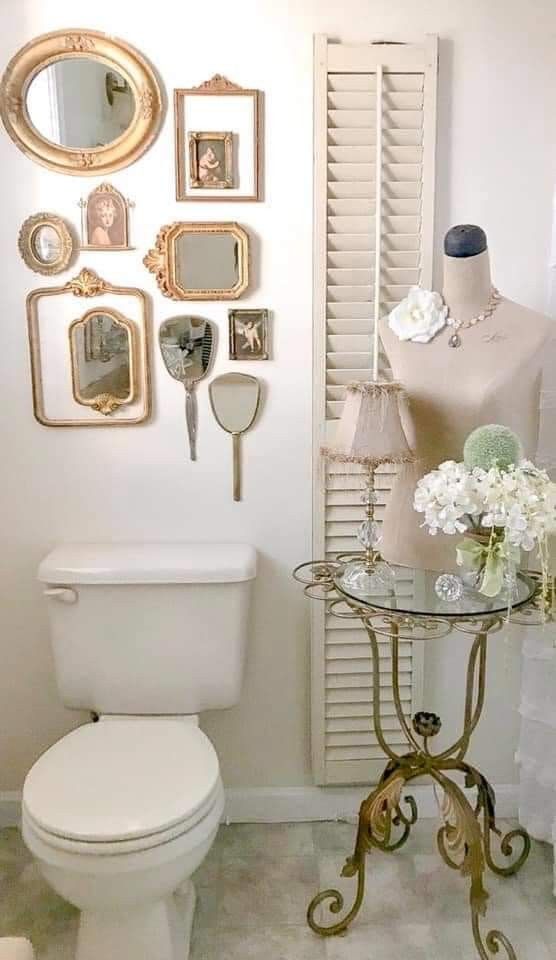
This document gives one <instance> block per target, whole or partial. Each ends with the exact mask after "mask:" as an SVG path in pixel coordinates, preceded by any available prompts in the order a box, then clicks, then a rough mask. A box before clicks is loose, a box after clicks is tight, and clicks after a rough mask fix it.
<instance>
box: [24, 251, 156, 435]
mask: <svg viewBox="0 0 556 960" xmlns="http://www.w3.org/2000/svg"><path fill="white" fill-rule="evenodd" d="M61 294H70V295H72V296H74V297H79V298H90V297H99V296H104V294H110V295H113V296H122V297H128V298H129V297H133V298H135V299H136V300H137V301H138V304H139V318H140V322H139V323H134V324H132V323H131V322H130V321H129V320H128V319H127V318H124V317H122V315H121V314H120V313H119V311H116V310H114V309H113V308H108V309H107V308H104V307H102V308H101V307H98V306H97V307H95V308H94V309H92V310H89V311H87V313H86V314H85V315H84V316H83V317H80V318H79V320H78V321H77V323H82V322H83V321H84V320H86V318H87V317H90V316H91V315H92V314H96V313H103V314H106V315H108V316H113V317H116V318H117V320H118V322H120V323H121V322H123V323H124V324H125V325H127V326H128V327H131V328H132V329H133V334H134V336H133V338H132V343H133V350H132V351H131V355H130V359H132V368H133V373H132V370H131V367H130V384H131V391H130V392H131V393H132V396H131V397H130V398H129V399H126V400H125V401H124V402H125V403H131V402H132V401H133V400H136V399H139V398H140V399H141V409H140V411H139V413H138V414H137V415H136V416H133V417H129V418H127V419H124V418H123V417H117V418H116V417H109V416H106V415H104V416H103V415H102V414H106V413H111V412H112V410H114V409H115V408H114V407H112V409H111V410H106V409H105V410H100V408H99V411H98V412H99V413H100V414H101V415H100V416H99V418H98V419H96V418H95V419H94V420H92V419H89V420H73V419H72V420H70V419H63V420H55V419H52V418H50V417H49V416H48V415H47V413H46V410H45V403H44V392H43V382H42V370H41V352H40V332H39V308H40V303H41V300H43V299H44V298H45V297H56V296H60V295H61ZM75 322H76V321H74V324H75ZM74 324H72V327H74ZM27 325H28V331H29V348H30V354H31V381H32V387H33V412H34V414H35V418H36V419H37V420H38V422H39V423H41V424H42V425H43V426H45V427H105V426H111V427H127V426H130V425H133V424H137V423H142V422H144V421H145V420H147V419H148V417H149V415H150V412H151V384H150V371H149V354H150V337H149V318H148V309H147V297H146V294H145V293H144V292H143V290H139V289H137V288H136V287H118V286H114V285H113V284H111V283H108V281H107V280H103V279H102V278H101V277H99V276H97V274H96V273H95V272H94V271H93V270H88V269H87V268H83V270H81V272H80V273H79V274H78V276H77V277H74V278H73V279H72V280H69V281H68V282H67V283H65V284H64V285H63V286H61V287H43V288H42V289H39V290H33V291H32V292H31V293H30V294H29V296H28V297H27ZM74 329H75V327H74ZM70 338H71V327H70ZM72 382H73V384H74V398H75V399H77V401H78V402H79V403H81V402H82V401H81V400H79V399H78V398H77V397H76V395H75V381H74V371H73V363H72ZM114 399H116V398H114ZM120 404H121V401H119V400H118V401H117V406H120ZM92 406H93V405H92Z"/></svg>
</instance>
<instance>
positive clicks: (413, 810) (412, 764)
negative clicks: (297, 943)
mask: <svg viewBox="0 0 556 960" xmlns="http://www.w3.org/2000/svg"><path fill="white" fill-rule="evenodd" d="M365 627H366V629H367V633H368V636H369V640H370V643H371V653H372V661H373V718H374V725H375V733H376V736H377V739H378V741H379V743H380V746H381V747H382V749H383V751H384V753H385V754H386V755H387V756H388V757H389V758H390V759H389V763H388V764H387V766H386V769H385V771H384V773H383V775H382V778H381V781H380V783H379V785H378V786H377V788H376V789H375V790H373V792H372V793H371V794H370V796H369V797H368V798H367V799H366V800H364V801H363V803H362V804H361V807H360V810H359V825H358V828H357V838H356V841H355V849H354V852H353V854H352V856H351V857H348V858H347V860H346V862H345V864H344V867H343V870H342V876H343V877H354V876H357V888H356V891H355V899H354V901H353V904H352V906H351V908H350V910H349V911H348V913H346V915H345V916H344V917H342V919H341V920H338V921H337V923H332V924H328V925H326V924H323V923H320V922H319V921H318V920H317V917H316V913H317V910H318V908H319V907H320V906H321V905H322V904H324V903H326V902H327V901H328V909H329V911H330V913H332V914H339V913H341V911H342V910H343V909H344V897H343V895H342V894H341V893H340V891H339V890H334V889H330V890H323V891H322V892H321V893H318V894H317V896H316V897H314V899H313V900H312V901H311V903H310V904H309V908H308V910H307V922H308V924H309V926H310V927H311V930H313V931H314V932H315V933H318V934H320V935H321V936H324V937H332V936H337V935H338V934H341V933H344V932H345V931H346V930H347V928H348V927H349V925H350V923H351V922H352V920H354V919H355V917H356V916H357V914H358V913H359V910H360V909H361V904H362V903H363V897H364V894H365V869H366V858H367V854H368V853H369V852H370V851H371V850H372V848H373V847H375V848H376V849H378V850H382V851H383V852H385V853H392V852H394V851H395V850H399V849H400V847H401V846H403V844H404V843H405V842H406V840H407V839H408V837H409V834H410V831H411V827H412V826H413V824H414V823H416V822H417V804H416V803H415V800H414V798H413V797H406V798H405V800H404V802H405V803H406V804H407V805H408V808H409V814H406V813H404V811H403V810H402V807H401V804H402V790H403V788H404V786H405V784H406V783H407V782H409V781H410V780H412V779H413V778H414V777H417V776H419V774H421V773H422V772H423V761H422V759H421V758H420V757H419V756H418V755H417V754H416V753H409V754H407V755H406V756H398V754H396V753H395V752H394V751H393V750H392V749H391V747H390V746H389V745H388V743H387V742H386V739H385V737H384V733H383V730H382V722H381V716H380V655H379V646H378V641H377V638H376V634H375V632H374V630H372V628H371V627H370V625H369V624H368V623H366V622H365ZM398 702H399V696H397V697H396V705H398ZM400 711H401V704H400ZM402 716H403V714H402ZM398 719H400V717H398ZM403 723H404V724H406V720H405V717H403ZM392 827H396V828H397V827H401V828H402V829H401V835H400V836H399V837H398V838H397V839H393V838H392Z"/></svg>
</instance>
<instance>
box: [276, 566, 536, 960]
mask: <svg viewBox="0 0 556 960" xmlns="http://www.w3.org/2000/svg"><path fill="white" fill-rule="evenodd" d="M342 559H343V558H340V560H342ZM340 569H341V565H340V564H339V563H336V562H317V563H313V564H307V565H303V566H302V567H300V568H298V569H297V570H296V571H295V573H294V575H295V577H296V579H298V580H300V581H301V582H302V583H304V584H306V587H305V591H306V593H307V595H308V596H309V597H312V598H313V599H323V600H327V601H328V602H329V605H328V611H329V613H332V614H333V615H335V616H337V617H341V618H348V619H349V618H356V619H359V620H360V621H361V622H362V623H363V626H364V627H365V629H366V631H367V634H368V637H369V641H370V647H371V654H372V668H373V719H374V731H375V734H376V737H377V739H378V742H379V744H380V746H381V748H382V750H383V751H384V753H385V754H386V756H387V757H388V763H387V766H386V768H385V770H384V773H383V776H382V778H381V780H380V783H379V784H378V786H377V787H376V789H375V790H373V792H372V793H371V794H370V796H369V797H368V798H367V799H366V800H364V801H363V803H362V804H361V808H360V810H359V825H358V829H357V838H356V842H355V849H354V851H353V854H352V855H351V856H350V857H348V858H347V860H346V863H345V865H344V868H343V870H342V876H344V877H355V878H356V884H357V886H356V890H355V897H354V900H353V903H352V905H351V907H350V908H349V910H348V911H347V912H346V913H345V914H344V916H343V917H341V918H340V919H338V920H337V921H336V922H331V923H329V924H327V923H326V922H325V921H324V920H323V921H322V922H321V921H320V920H319V919H317V918H318V916H319V914H320V917H321V918H322V916H323V913H324V908H325V906H328V910H329V911H330V913H332V914H334V915H338V914H341V913H342V911H343V910H344V908H345V905H344V897H343V896H342V894H341V893H340V891H339V890H334V889H330V890H324V891H322V892H321V893H319V894H318V895H317V896H316V897H315V898H314V899H313V900H312V901H311V903H310V905H309V909H308V912H307V921H308V923H309V926H310V927H311V929H312V930H313V931H314V932H315V933H318V934H320V935H321V936H326V937H329V936H335V935H337V934H342V933H344V932H345V931H346V930H347V929H348V927H349V925H350V924H351V922H352V921H353V920H354V919H355V917H356V916H357V914H358V913H359V910H360V908H361V904H362V902H363V897H364V893H365V869H366V858H367V854H368V853H370V852H371V851H372V850H373V848H375V849H377V850H381V851H383V852H387V853H392V852H394V851H396V850H399V849H400V847H402V846H403V845H404V843H405V842H406V840H407V839H408V837H409V835H410V832H411V827H412V826H413V825H414V824H415V823H416V821H417V804H416V802H415V800H414V798H413V797H412V796H407V797H405V799H404V798H403V790H404V788H405V786H406V785H407V784H408V783H410V781H412V780H414V779H415V778H416V777H422V776H428V777H430V778H431V779H432V781H433V785H434V787H435V792H436V793H437V798H438V800H439V808H440V812H441V819H442V826H441V827H440V829H439V831H438V837H437V840H438V849H439V852H440V855H441V856H442V859H443V860H444V862H445V863H446V864H447V865H448V866H449V867H451V868H452V869H453V870H459V871H460V873H461V874H462V876H463V877H464V878H468V880H469V883H470V890H469V904H470V910H471V923H472V929H473V937H474V940H475V945H476V947H477V952H478V955H479V957H481V960H491V958H492V956H494V955H496V954H499V952H500V948H503V949H504V951H505V953H506V956H507V958H508V960H517V957H516V953H515V951H514V948H513V946H512V944H511V943H510V941H509V940H508V938H507V937H506V936H505V935H504V934H503V933H502V932H501V931H500V930H490V931H489V932H488V933H487V934H486V936H484V935H483V934H482V932H481V919H482V918H483V917H484V916H485V915H486V910H487V902H488V898H489V894H488V892H487V890H486V887H485V884H484V874H485V870H486V868H487V867H488V868H489V869H490V870H492V871H493V872H494V873H496V874H498V875H499V876H502V877H507V876H511V875H512V874H515V873H517V871H518V870H519V869H520V868H521V867H522V866H523V864H524V863H525V861H526V860H527V857H528V855H529V851H530V848H531V842H530V839H529V835H528V834H527V832H526V831H525V830H523V829H521V828H519V829H516V830H512V831H510V832H509V833H508V834H506V835H505V836H503V835H502V832H501V831H500V830H499V829H498V828H497V826H496V811H495V806H496V798H495V795H494V790H493V788H492V787H491V786H490V784H489V783H488V781H487V779H486V777H484V776H483V775H482V774H481V773H480V772H479V771H478V770H476V769H475V768H474V767H472V766H471V765H470V764H468V763H467V762H466V761H465V756H466V753H467V750H468V747H469V742H470V739H471V736H472V734H473V732H474V730H475V728H476V727H477V724H478V723H479V719H480V716H481V713H482V709H483V705H484V700H485V683H486V660H487V640H488V635H489V634H490V633H492V632H495V631H496V630H499V629H500V628H501V626H502V625H503V617H502V616H500V615H498V614H489V615H483V616H481V617H480V618H478V619H469V618H465V617H464V616H462V617H461V619H459V620H458V619H457V618H453V619H448V618H447V619H443V618H442V617H441V616H429V617H427V618H426V619H424V618H423V616H418V615H415V616H410V615H407V614H404V613H403V612H391V611H388V612H385V606H384V604H381V605H380V607H378V605H377V606H375V605H374V603H373V602H372V601H371V600H369V601H368V603H365V605H364V606H362V604H361V603H360V602H358V601H356V600H355V599H354V598H353V597H350V596H348V595H346V594H344V593H343V591H342V590H341V588H340V587H339V585H338V583H339V574H338V571H339V570H340ZM371 604H372V605H371ZM452 628H455V629H458V630H461V631H462V632H464V633H467V634H471V635H472V636H473V637H474V640H473V643H472V646H471V650H470V654H469V662H468V668H467V690H466V700H465V713H464V722H463V729H462V733H461V736H460V737H459V738H458V739H457V740H456V741H455V743H453V744H452V746H451V747H449V748H447V749H445V750H443V751H441V752H438V753H433V752H432V751H431V746H430V744H431V739H432V738H433V737H434V736H436V735H437V734H438V732H439V731H440V728H441V721H440V718H439V717H437V716H436V715H435V714H431V713H425V712H420V713H417V714H416V715H415V717H414V718H413V721H412V722H410V721H409V720H408V718H407V716H406V715H405V714H404V711H403V706H402V701H401V696H400V683H399V641H400V639H407V638H408V637H412V636H414V631H415V630H416V629H417V630H419V629H421V630H423V631H424V632H425V634H427V635H430V636H434V637H439V636H443V635H445V634H447V633H449V632H450V631H451V630H452ZM377 635H380V636H383V637H384V636H386V637H388V638H389V640H390V646H391V659H392V686H393V696H394V703H395V707H396V714H397V718H398V722H399V724H400V726H401V729H402V731H403V734H404V737H405V739H406V740H407V745H408V748H409V750H408V752H407V753H405V754H397V753H396V752H395V751H394V750H393V749H392V748H391V747H390V746H389V744H388V742H387V741H386V739H385V735H384V732H383V728H382V722H381V709H380V702H381V684H380V674H381V667H380V657H379V644H378V640H377ZM458 772H459V773H460V774H463V776H464V783H465V788H467V789H471V788H474V789H475V790H476V795H475V799H474V802H473V803H472V802H471V801H470V800H469V799H468V797H467V796H466V793H465V788H463V789H462V787H460V786H459V785H458V783H457V782H456V781H455V780H454V779H452V777H453V775H454V774H455V773H458ZM493 836H494V837H495V838H496V841H497V842H498V843H499V846H500V852H501V854H502V856H503V857H504V858H505V860H506V862H505V863H499V862H497V861H496V860H495V859H494V856H493V852H492V841H493ZM515 848H517V849H515ZM319 908H321V909H320V910H319Z"/></svg>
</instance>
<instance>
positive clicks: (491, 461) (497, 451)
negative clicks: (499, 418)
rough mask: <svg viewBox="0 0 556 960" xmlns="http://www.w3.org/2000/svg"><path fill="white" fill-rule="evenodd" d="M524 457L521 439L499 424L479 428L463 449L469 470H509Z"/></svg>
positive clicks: (470, 435)
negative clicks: (494, 468) (497, 468)
mask: <svg viewBox="0 0 556 960" xmlns="http://www.w3.org/2000/svg"><path fill="white" fill-rule="evenodd" d="M522 456H523V454H522V451H521V443H520V440H519V437H516V435H515V433H514V432H513V431H512V430H510V429H509V428H508V427H503V426H502V425H501V424H499V423H489V424H488V426H486V427H477V429H476V430H473V433H470V434H469V436H468V438H467V440H466V441H465V444H464V447H463V461H464V463H465V466H466V467H467V469H468V470H473V468H474V467H482V468H483V470H490V468H491V467H494V466H497V467H499V468H500V470H507V469H508V467H510V466H511V465H512V464H517V463H519V461H520V460H521V458H522Z"/></svg>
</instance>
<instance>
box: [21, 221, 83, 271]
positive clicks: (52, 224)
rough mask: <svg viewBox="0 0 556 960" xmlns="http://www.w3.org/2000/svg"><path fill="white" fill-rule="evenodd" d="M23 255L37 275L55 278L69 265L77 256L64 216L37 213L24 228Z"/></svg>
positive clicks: (22, 234)
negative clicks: (55, 274) (53, 275)
mask: <svg viewBox="0 0 556 960" xmlns="http://www.w3.org/2000/svg"><path fill="white" fill-rule="evenodd" d="M18 247H19V252H20V254H21V256H22V258H23V260H24V261H25V263H26V264H27V266H28V267H29V269H30V270H34V271H35V273H42V274H43V275H44V276H51V275H52V274H54V273H61V272H62V270H65V269H66V267H67V266H68V264H69V262H70V260H71V257H72V253H73V248H74V244H73V238H72V235H71V233H70V231H69V229H68V227H67V225H66V224H65V223H64V221H63V220H62V218H61V217H57V216H55V215H54V214H53V213H36V214H34V215H33V216H32V217H27V220H25V221H24V223H23V224H22V226H21V230H20V231H19V237H18Z"/></svg>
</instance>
